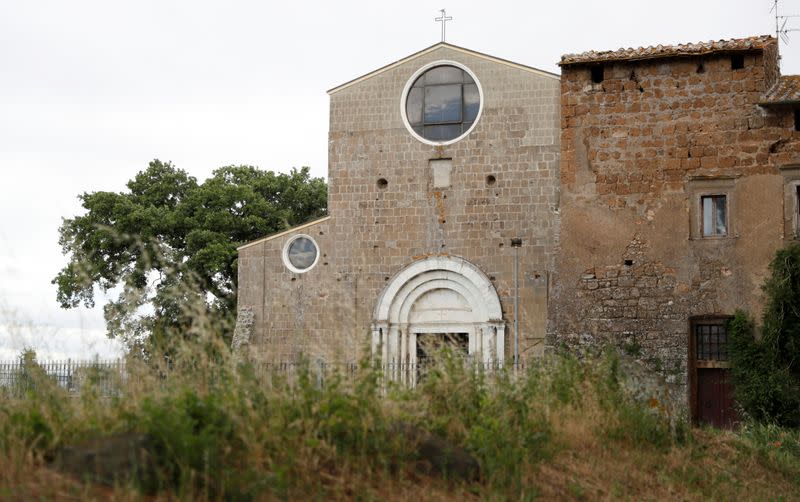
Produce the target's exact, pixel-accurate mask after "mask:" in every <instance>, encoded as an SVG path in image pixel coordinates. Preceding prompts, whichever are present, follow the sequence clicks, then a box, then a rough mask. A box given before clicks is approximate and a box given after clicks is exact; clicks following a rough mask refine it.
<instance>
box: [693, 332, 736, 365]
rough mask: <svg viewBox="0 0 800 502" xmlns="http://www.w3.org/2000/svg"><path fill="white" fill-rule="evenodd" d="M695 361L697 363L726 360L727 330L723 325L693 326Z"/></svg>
mask: <svg viewBox="0 0 800 502" xmlns="http://www.w3.org/2000/svg"><path fill="white" fill-rule="evenodd" d="M694 340H695V359H697V360H698V361H727V360H728V330H727V329H726V328H725V324H722V323H719V324H695V326H694Z"/></svg>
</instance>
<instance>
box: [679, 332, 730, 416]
mask: <svg viewBox="0 0 800 502" xmlns="http://www.w3.org/2000/svg"><path fill="white" fill-rule="evenodd" d="M726 321H727V318H709V319H696V320H694V321H692V324H691V330H692V333H691V343H690V354H689V357H690V362H691V364H690V377H691V381H690V384H691V393H692V418H693V419H694V422H695V423H696V424H698V425H711V426H714V427H719V428H726V429H729V428H732V427H734V426H735V424H736V423H737V421H738V416H737V415H736V408H735V406H734V402H733V387H732V385H731V379H730V362H729V360H728V332H727V330H726V327H725V323H726Z"/></svg>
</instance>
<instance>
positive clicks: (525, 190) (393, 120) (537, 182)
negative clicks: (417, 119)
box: [240, 46, 560, 359]
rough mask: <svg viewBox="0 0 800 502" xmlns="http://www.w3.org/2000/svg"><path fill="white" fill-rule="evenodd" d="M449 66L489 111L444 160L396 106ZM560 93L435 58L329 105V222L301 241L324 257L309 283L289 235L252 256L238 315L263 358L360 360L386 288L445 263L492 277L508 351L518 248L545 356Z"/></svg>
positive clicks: (528, 310) (247, 255)
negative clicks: (246, 317)
mask: <svg viewBox="0 0 800 502" xmlns="http://www.w3.org/2000/svg"><path fill="white" fill-rule="evenodd" d="M440 60H451V61H456V62H459V63H462V64H464V65H466V66H467V67H468V68H470V69H471V70H472V71H473V72H474V73H475V75H476V76H477V78H478V80H479V81H480V84H481V85H482V87H483V94H484V109H483V114H482V117H481V118H480V120H479V121H478V123H477V125H476V127H475V128H474V129H473V131H472V132H471V133H470V135H469V136H468V137H466V138H465V139H463V140H461V141H458V142H456V143H454V144H452V145H448V146H438V147H435V146H430V145H427V144H424V143H422V142H420V141H418V140H417V139H415V138H414V137H412V136H411V134H410V133H409V132H408V131H407V130H406V128H405V126H404V125H403V122H402V119H401V115H400V102H401V95H402V91H403V87H404V86H405V84H406V82H407V81H408V80H409V78H410V77H411V76H412V75H413V74H414V72H415V71H417V70H418V69H419V68H420V67H422V66H423V65H425V64H427V63H429V62H433V61H440ZM559 89H560V87H559V81H558V77H557V76H554V75H549V74H546V73H544V72H537V71H532V70H530V69H525V68H522V67H519V66H514V65H509V64H504V63H500V62H497V61H493V60H489V59H487V58H484V57H479V56H477V55H475V54H472V53H469V52H467V51H463V50H458V49H456V48H451V47H448V46H439V47H438V48H436V49H434V50H433V51H432V52H427V53H423V54H421V55H418V56H417V57H415V58H412V59H411V60H408V61H405V62H403V63H402V64H399V65H397V66H395V67H392V68H390V69H388V70H386V71H383V72H380V73H377V74H375V75H373V76H371V77H369V78H366V79H364V80H362V81H359V82H356V83H355V84H353V85H351V86H349V87H346V88H343V89H341V90H338V91H336V92H333V93H332V95H331V105H330V138H329V139H330V141H329V145H330V146H329V196H328V197H329V199H328V204H329V215H330V219H328V220H326V221H325V222H323V223H321V224H319V226H318V227H317V226H314V227H313V228H311V229H306V230H302V231H301V232H306V233H308V234H309V235H311V236H313V237H314V238H315V239H318V242H319V244H320V248H321V252H322V253H325V256H324V258H323V259H322V260H321V262H320V265H317V267H315V268H314V269H313V270H312V271H310V272H308V273H306V274H293V273H291V272H289V271H288V270H286V269H285V267H283V264H282V263H281V258H280V251H281V249H282V245H283V243H284V242H285V241H286V239H288V238H289V235H285V236H280V237H278V238H276V239H274V240H271V241H266V242H265V243H263V244H259V245H255V246H253V247H252V248H246V249H245V250H243V252H242V253H241V255H240V256H241V257H240V263H241V265H240V287H242V286H241V285H245V286H244V287H243V290H244V292H243V294H242V296H241V297H240V307H242V306H252V307H253V312H254V318H255V321H254V328H253V339H254V341H253V343H252V346H253V349H254V350H256V351H261V352H263V353H265V354H267V355H268V357H272V358H287V357H293V356H295V355H297V354H298V353H299V352H301V351H302V352H304V353H308V351H309V350H311V349H312V348H315V349H314V350H317V351H318V352H321V353H322V354H320V357H324V358H327V359H333V358H338V359H342V358H344V359H354V358H358V357H360V356H361V355H363V354H364V350H365V348H366V349H368V344H369V339H370V338H369V330H370V325H371V322H372V316H373V309H374V308H375V304H376V302H377V299H378V296H379V295H380V293H381V291H382V290H383V288H384V287H385V285H386V284H387V282H388V281H389V279H390V278H391V277H392V276H393V275H394V274H395V273H397V272H398V271H400V270H401V269H403V268H404V267H406V266H407V265H409V264H410V263H412V262H413V261H415V260H418V259H421V258H424V257H427V256H431V255H437V254H447V255H454V256H460V257H463V258H465V259H466V260H468V261H470V262H472V263H473V264H475V265H477V266H478V267H479V268H480V269H481V270H482V271H483V272H484V273H485V274H486V275H487V276H489V277H490V279H491V280H492V283H493V285H494V287H495V289H496V290H497V293H498V295H499V297H500V300H501V304H502V309H503V316H504V318H505V320H506V325H507V330H506V333H507V336H509V337H510V336H511V334H512V332H513V330H512V327H511V326H512V323H513V309H512V307H513V292H514V282H513V267H514V249H513V248H511V247H510V239H511V238H516V237H521V238H522V239H523V246H522V248H520V249H519V259H520V335H521V352H522V353H523V355H524V357H528V356H531V355H534V354H536V353H538V352H539V351H541V350H542V349H543V346H544V338H545V333H546V322H547V301H548V281H549V277H550V274H551V273H552V270H553V263H554V261H553V254H552V249H553V244H554V242H555V241H556V239H557V228H558V227H557V216H558V214H557V207H558V188H557V187H558V176H559V174H558V167H559V164H558V156H559V144H558V142H559V131H558V127H559V104H558V103H559V94H560V90H559ZM436 159H452V169H451V172H450V183H449V185H447V186H434V181H433V172H432V167H431V164H430V162H431V160H436ZM489 176H492V178H489ZM378 180H385V183H381V184H379V183H378ZM321 233H322V234H324V235H320V234H321ZM323 262H324V264H323ZM262 290H263V291H265V293H261V291H262ZM260 295H263V296H260ZM510 346H511V344H510V339H507V340H506V347H507V348H509V349H510ZM259 347H260V348H259ZM275 347H281V348H280V349H279V350H276V349H275Z"/></svg>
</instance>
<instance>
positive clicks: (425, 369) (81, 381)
mask: <svg viewBox="0 0 800 502" xmlns="http://www.w3.org/2000/svg"><path fill="white" fill-rule="evenodd" d="M463 363H464V364H465V365H467V366H469V367H470V368H471V369H473V370H475V371H483V372H486V373H492V372H494V371H497V370H498V369H500V368H506V369H510V370H512V371H515V372H516V371H520V370H524V369H525V366H524V365H522V364H519V365H512V364H503V363H497V362H492V363H476V362H475V361H473V360H466V359H465V360H464V361H463ZM437 365H438V363H437V362H435V361H426V362H424V363H422V362H420V363H403V364H400V363H394V364H393V363H384V364H381V365H379V366H377V367H371V368H370V367H368V366H367V367H364V366H362V365H361V364H359V363H354V362H348V363H330V362H322V361H319V362H256V363H252V364H249V365H247V368H248V369H247V371H250V372H251V373H252V376H253V377H254V378H255V379H256V380H257V381H259V382H261V383H263V384H264V385H265V386H275V385H282V384H292V383H295V382H297V380H298V378H299V377H300V376H301V375H304V376H305V378H308V379H309V380H310V381H312V382H313V383H314V384H315V385H317V386H318V387H324V386H325V385H326V384H327V383H328V382H330V381H331V380H332V379H337V380H339V381H344V382H349V383H352V382H355V380H356V379H357V378H358V376H359V375H360V374H361V373H362V371H364V370H375V371H377V372H378V374H379V375H380V376H381V378H382V380H383V382H384V383H388V382H395V383H397V384H400V385H410V386H414V385H417V384H418V383H420V382H422V381H424V379H425V378H426V377H427V375H428V374H429V373H430V372H431V371H432V370H433V368H434V367H436V366H437ZM150 371H152V372H153V375H154V376H157V377H158V378H161V379H166V378H169V376H170V374H171V373H172V372H178V371H179V370H178V369H175V368H171V369H166V370H165V369H164V368H160V369H152V370H150ZM134 373H135V372H134ZM210 373H213V372H207V373H206V374H205V375H204V377H205V378H209V379H213V378H214V377H215V375H213V374H210ZM131 378H132V375H131V373H130V372H129V371H128V367H127V365H126V363H125V362H124V361H122V360H115V361H98V360H94V361H73V360H66V361H41V362H39V361H25V360H16V361H0V392H6V393H8V392H10V393H12V394H24V393H25V392H27V391H28V390H34V389H35V388H36V387H37V385H40V382H42V381H48V382H52V383H54V384H56V385H58V386H59V387H61V388H62V389H65V390H66V391H68V392H70V393H73V394H78V393H80V392H81V391H82V390H83V389H86V388H87V386H89V387H88V388H91V389H92V390H93V391H94V392H98V393H100V394H102V395H113V394H115V393H117V392H118V391H119V389H121V386H122V385H124V384H125V383H127V382H129V381H130V379H131Z"/></svg>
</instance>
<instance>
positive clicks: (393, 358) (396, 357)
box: [386, 325, 400, 380]
mask: <svg viewBox="0 0 800 502" xmlns="http://www.w3.org/2000/svg"><path fill="white" fill-rule="evenodd" d="M386 345H388V354H387V356H386V362H387V364H388V365H389V374H390V378H391V379H392V380H397V375H398V371H397V369H398V363H399V361H400V347H399V345H400V327H399V326H397V325H391V326H389V342H388V343H387V344H386Z"/></svg>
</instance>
